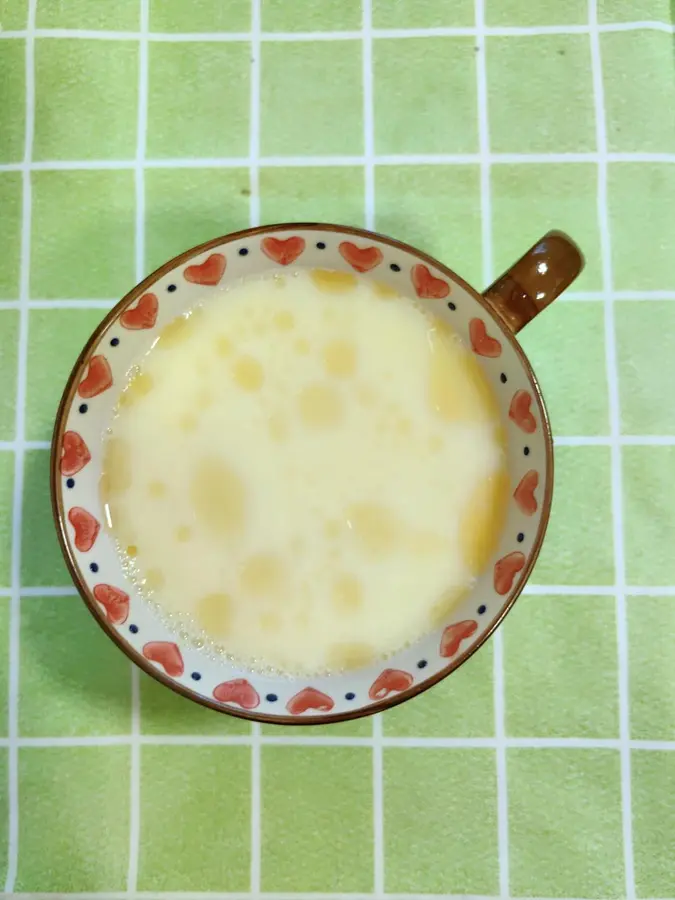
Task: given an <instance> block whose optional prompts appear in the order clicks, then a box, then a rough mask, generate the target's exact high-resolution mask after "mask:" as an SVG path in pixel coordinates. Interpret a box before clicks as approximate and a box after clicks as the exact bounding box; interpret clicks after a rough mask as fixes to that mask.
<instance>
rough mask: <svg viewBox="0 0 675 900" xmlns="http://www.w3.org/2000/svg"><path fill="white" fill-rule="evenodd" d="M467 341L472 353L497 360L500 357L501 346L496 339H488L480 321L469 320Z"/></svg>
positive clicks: (485, 329) (483, 324)
mask: <svg viewBox="0 0 675 900" xmlns="http://www.w3.org/2000/svg"><path fill="white" fill-rule="evenodd" d="M469 340H470V341H471V346H472V348H473V351H474V353H477V354H478V355H479V356H487V357H488V358H489V359H497V357H498V356H501V355H502V345H501V344H500V342H499V341H498V340H497V338H493V337H490V335H489V334H488V333H487V328H486V327H485V322H484V321H483V320H482V319H471V321H470V322H469Z"/></svg>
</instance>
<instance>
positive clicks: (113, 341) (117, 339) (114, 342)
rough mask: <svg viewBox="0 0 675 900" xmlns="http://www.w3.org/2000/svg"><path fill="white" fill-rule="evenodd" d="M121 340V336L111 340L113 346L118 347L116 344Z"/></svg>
mask: <svg viewBox="0 0 675 900" xmlns="http://www.w3.org/2000/svg"><path fill="white" fill-rule="evenodd" d="M119 342H120V339H119V338H113V339H112V340H111V341H110V346H111V347H116V346H117V345H118V344H119Z"/></svg>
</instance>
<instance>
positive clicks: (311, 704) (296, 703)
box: [286, 687, 335, 716]
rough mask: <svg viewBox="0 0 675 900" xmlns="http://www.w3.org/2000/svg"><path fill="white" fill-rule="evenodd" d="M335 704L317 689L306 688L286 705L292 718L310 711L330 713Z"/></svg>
mask: <svg viewBox="0 0 675 900" xmlns="http://www.w3.org/2000/svg"><path fill="white" fill-rule="evenodd" d="M334 705H335V704H334V703H333V701H332V700H331V698H330V697H329V696H328V694H322V693H321V691H317V689H316V688H313V687H306V688H303V689H302V690H301V691H299V692H298V693H297V694H296V695H295V696H294V697H291V699H290V700H289V701H288V703H287V704H286V709H287V710H288V712H289V713H290V714H291V715H292V716H299V715H300V714H301V713H304V712H307V710H308V709H315V710H317V711H318V712H329V711H330V710H331V709H332V708H333V706H334Z"/></svg>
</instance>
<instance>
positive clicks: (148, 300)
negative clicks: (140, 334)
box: [120, 294, 159, 331]
mask: <svg viewBox="0 0 675 900" xmlns="http://www.w3.org/2000/svg"><path fill="white" fill-rule="evenodd" d="M158 311H159V300H158V299H157V296H156V295H155V294H143V296H142V297H141V299H140V300H139V301H138V303H137V304H136V306H130V307H129V309H126V310H125V311H124V312H123V313H122V315H121V316H120V325H121V326H122V328H128V329H129V330H130V331H141V330H142V329H144V328H152V327H153V325H154V324H155V322H156V321H157V313H158Z"/></svg>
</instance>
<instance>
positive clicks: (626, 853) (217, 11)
mask: <svg viewBox="0 0 675 900" xmlns="http://www.w3.org/2000/svg"><path fill="white" fill-rule="evenodd" d="M674 21H675V17H673V14H672V11H671V9H670V4H669V3H668V2H667V0H642V2H639V0H590V2H587V0H538V2H533V0H190V2H188V0H38V2H36V0H0V24H1V26H2V31H1V32H0V246H1V253H0V387H1V390H0V647H1V652H0V888H1V887H2V884H3V883H4V884H5V885H6V889H7V890H8V891H10V892H11V891H17V892H33V893H36V894H37V893H40V894H42V893H47V894H48V893H53V894H54V895H59V896H64V895H66V896H67V895H68V894H71V893H77V894H78V896H80V897H85V896H87V897H88V896H92V895H93V896H97V895H101V897H103V896H107V897H109V898H112V897H125V896H130V897H134V896H137V895H138V896H145V897H150V896H152V897H156V896H159V897H161V896H162V894H163V892H166V894H167V896H168V895H169V892H171V893H170V896H171V897H173V898H179V897H185V900H187V897H188V896H190V895H191V893H192V894H196V893H199V896H203V894H202V893H200V892H205V893H206V894H207V895H208V893H213V894H214V895H215V894H216V893H217V894H218V896H220V897H227V896H230V895H231V896H232V897H235V896H236V897H246V896H249V895H254V896H255V895H257V894H258V893H263V894H264V895H266V896H268V897H269V898H270V900H272V898H275V897H276V898H279V897H282V896H283V897H294V898H298V900H301V898H302V897H304V896H307V895H310V894H311V895H312V896H313V897H314V898H318V897H330V896H331V895H333V896H334V897H337V896H338V895H339V896H340V897H345V896H351V895H354V897H371V896H383V895H390V896H393V895H397V896H399V897H400V896H402V895H405V896H408V897H411V896H419V895H441V894H442V895H474V896H477V897H484V896H499V895H501V897H503V898H507V897H515V898H520V897H540V898H542V897H543V898H553V897H559V898H600V897H602V898H623V897H628V898H630V900H632V898H634V897H639V898H674V897H675V865H674V864H673V847H674V846H675V805H674V804H673V799H672V798H673V796H674V795H675V653H674V652H673V634H674V633H675V553H674V552H673V547H674V546H675V512H674V511H673V491H672V485H673V483H674V482H675V403H674V402H673V389H674V388H675V302H674V301H675V218H674V216H673V210H674V209H675V113H674V110H675V64H674V61H673V22H674ZM284 220H304V221H308V220H309V221H311V220H318V221H337V222H341V223H345V224H352V225H359V226H366V227H369V228H375V229H377V230H380V231H383V232H386V233H388V234H392V235H395V236H397V237H400V238H402V239H404V240H409V241H411V242H413V243H415V244H417V245H418V246H420V247H421V248H423V249H424V250H426V251H428V252H430V253H432V254H435V255H437V256H438V257H440V258H441V259H442V260H443V261H445V262H447V263H448V264H449V265H450V266H452V267H454V268H455V269H456V270H457V271H458V272H459V273H460V274H461V275H463V276H465V277H466V278H467V279H468V280H469V281H470V282H472V283H473V284H474V285H475V286H476V287H478V288H480V287H483V286H485V285H486V284H488V283H489V282H490V281H491V280H492V278H493V277H494V276H495V275H497V274H498V273H499V272H500V271H501V270H502V269H503V268H504V267H506V266H507V265H508V264H509V263H510V262H512V261H513V260H514V259H515V258H516V257H517V256H518V255H520V254H521V253H522V252H523V251H524V250H525V249H526V248H527V247H528V246H529V245H530V243H532V241H533V240H535V239H536V238H537V237H539V235H540V234H541V233H543V232H544V231H546V230H547V229H548V228H550V227H557V228H562V229H564V230H567V231H569V233H570V234H571V235H573V236H574V237H575V238H576V239H577V241H578V242H579V243H580V245H581V246H582V248H583V250H584V251H585V253H586V256H587V260H588V262H587V267H586V270H585V272H584V274H583V275H582V277H581V278H580V279H579V281H578V282H577V283H575V285H574V286H573V289H572V290H571V291H570V292H569V293H568V294H567V295H566V296H565V298H564V299H562V300H561V301H559V302H556V303H555V304H554V305H553V307H552V308H551V309H550V310H548V311H547V312H546V313H545V314H543V315H542V316H541V317H539V318H538V319H537V321H536V322H534V323H532V324H531V325H530V326H529V327H528V328H527V329H526V331H525V332H524V333H523V335H522V341H523V345H524V347H525V349H526V351H527V352H528V353H529V354H530V356H531V359H532V362H533V364H534V367H535V370H536V372H537V374H538V376H539V377H540V379H541V382H542V385H543V388H544V392H545V395H546V399H547V402H548V405H549V408H550V413H551V417H552V421H553V425H554V429H555V434H556V439H557V444H558V446H557V453H556V497H555V503H554V509H553V514H552V520H551V525H550V530H549V535H548V538H547V541H546V544H545V548H544V550H543V553H542V555H541V558H540V561H539V563H538V565H537V568H536V571H535V573H534V575H533V577H532V580H531V585H530V586H529V587H528V590H527V592H526V594H525V595H524V596H523V597H522V598H521V599H520V600H519V601H518V603H517V604H516V607H515V609H514V611H513V612H512V614H511V615H509V617H508V620H507V621H506V623H505V624H504V627H503V628H502V629H500V631H499V633H498V635H497V637H496V638H495V639H494V640H492V641H490V642H489V643H488V644H487V645H486V646H485V647H484V648H483V649H482V650H481V651H480V652H479V653H478V654H477V655H476V656H475V657H474V658H473V659H472V660H471V661H470V662H469V663H467V665H466V666H464V667H463V668H462V669H461V670H460V671H459V672H457V673H456V674H455V675H453V676H452V677H451V678H449V679H448V680H447V681H446V682H445V683H443V684H441V685H440V686H438V687H437V688H435V689H433V690H432V691H430V692H428V693H427V694H425V695H424V696H422V697H420V698H418V699H416V700H414V701H412V702H411V703H408V704H405V705H404V706H402V707H399V708H397V709H395V710H392V711H391V712H389V713H387V714H385V715H384V716H381V717H378V718H376V719H366V720H362V721H357V722H354V723H350V724H344V725H336V726H332V727H325V728H316V729H309V730H300V731H298V730H294V729H291V728H278V727H276V728H275V727H269V726H265V727H262V728H260V727H257V726H254V727H251V726H249V725H248V724H246V723H244V722H240V721H237V720H234V719H230V718H227V717H223V716H218V715H216V714H214V713H211V712H209V711H206V710H203V709H201V708H199V707H197V706H195V705H192V704H190V703H189V702H187V701H185V700H183V699H181V698H179V697H177V696H175V695H173V694H172V693H170V692H169V691H167V690H166V689H164V688H162V687H160V686H159V685H157V684H156V683H155V682H154V681H152V680H151V679H149V678H148V677H146V676H145V675H143V674H140V673H139V672H138V671H136V670H132V666H131V665H130V663H129V662H128V661H127V660H126V658H125V657H124V656H123V655H122V654H121V653H120V652H119V651H118V650H117V649H116V648H115V647H114V646H113V645H112V643H110V642H109V641H108V640H107V638H105V637H104V635H103V633H102V632H101V631H100V630H99V629H98V628H97V627H96V625H95V623H94V622H93V620H92V619H91V617H90V616H89V614H88V613H87V611H86V610H85V608H84V606H83V604H82V602H81V601H80V600H79V598H78V597H76V596H75V593H74V590H73V588H72V585H71V583H70V581H69V577H68V574H67V572H66V570H65V567H64V564H63V562H62V560H61V556H60V552H59V549H58V547H57V544H56V539H55V535H54V528H53V525H52V521H51V514H50V508H49V497H48V478H47V472H48V441H49V439H50V432H51V428H52V424H53V419H54V413H55V408H56V404H57V402H58V398H59V395H60V392H61V390H62V386H63V383H64V380H65V378H66V377H67V374H68V372H69V370H70V367H71V365H72V363H73V361H74V359H75V357H76V355H77V353H78V352H79V350H80V348H81V346H82V343H83V341H84V340H85V338H86V337H87V335H88V334H89V333H90V331H91V330H92V328H93V327H94V325H95V324H96V323H97V321H98V320H99V319H100V317H101V316H102V315H103V312H104V310H106V309H108V308H110V306H111V305H112V304H113V303H114V302H115V301H116V300H117V299H118V298H119V297H120V296H121V295H122V294H124V293H125V292H126V291H127V290H128V289H129V288H130V287H131V286H132V285H133V284H134V283H135V282H136V281H138V280H139V279H140V278H141V277H142V276H144V275H145V274H146V273H147V272H149V271H151V270H152V269H153V268H155V267H156V266H158V265H159V264H160V263H161V262H163V261H164V260H166V259H168V258H169V257H171V256H172V255H174V254H176V253H178V252H179V251H181V250H183V249H184V248H186V247H189V246H191V245H193V244H196V243H198V242H200V241H203V240H206V239H207V238H210V237H212V236H215V235H218V234H224V233H226V232H228V231H231V230H234V229H239V228H242V227H245V226H247V225H248V224H249V223H251V224H257V223H264V222H275V221H284Z"/></svg>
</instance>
